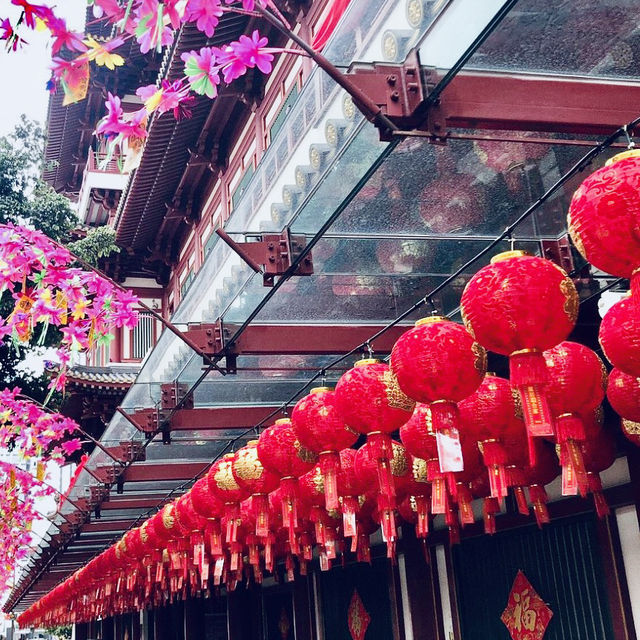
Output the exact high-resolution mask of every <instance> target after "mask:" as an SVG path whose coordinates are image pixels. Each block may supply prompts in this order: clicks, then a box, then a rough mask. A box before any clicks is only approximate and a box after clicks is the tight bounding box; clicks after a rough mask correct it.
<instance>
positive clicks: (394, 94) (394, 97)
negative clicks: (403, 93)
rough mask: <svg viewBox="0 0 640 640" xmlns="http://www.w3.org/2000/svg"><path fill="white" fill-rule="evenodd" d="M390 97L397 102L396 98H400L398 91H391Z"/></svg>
mask: <svg viewBox="0 0 640 640" xmlns="http://www.w3.org/2000/svg"><path fill="white" fill-rule="evenodd" d="M390 97H391V100H393V102H398V100H400V93H399V92H398V91H393V92H392V93H391V96H390Z"/></svg>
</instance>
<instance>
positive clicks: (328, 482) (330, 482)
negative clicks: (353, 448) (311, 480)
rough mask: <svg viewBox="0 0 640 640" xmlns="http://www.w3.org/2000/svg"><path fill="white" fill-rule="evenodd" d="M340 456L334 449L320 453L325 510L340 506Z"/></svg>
mask: <svg viewBox="0 0 640 640" xmlns="http://www.w3.org/2000/svg"><path fill="white" fill-rule="evenodd" d="M339 469H340V456H339V454H338V453H336V452H335V451H325V452H323V453H321V454H320V471H321V472H322V476H323V478H324V499H325V503H326V505H327V511H332V510H334V509H338V508H339V507H340V502H339V499H338V470H339Z"/></svg>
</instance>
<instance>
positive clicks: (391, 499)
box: [367, 432, 396, 508]
mask: <svg viewBox="0 0 640 640" xmlns="http://www.w3.org/2000/svg"><path fill="white" fill-rule="evenodd" d="M367 440H368V442H370V443H371V455H372V457H373V459H374V460H375V461H376V463H377V464H376V468H377V472H378V488H379V489H380V495H382V496H385V498H386V499H387V501H388V503H389V504H390V505H392V507H391V508H395V497H396V487H395V482H394V480H393V474H392V473H391V460H392V459H393V445H392V443H391V436H390V435H389V434H388V433H381V432H377V433H370V434H369V436H368V438H367Z"/></svg>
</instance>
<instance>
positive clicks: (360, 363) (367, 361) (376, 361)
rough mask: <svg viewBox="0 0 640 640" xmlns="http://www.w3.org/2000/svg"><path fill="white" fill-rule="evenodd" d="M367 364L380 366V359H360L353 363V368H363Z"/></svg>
mask: <svg viewBox="0 0 640 640" xmlns="http://www.w3.org/2000/svg"><path fill="white" fill-rule="evenodd" d="M368 364H382V360H380V358H362V359H361V360H357V361H356V362H354V363H353V366H354V367H365V366H366V365H368Z"/></svg>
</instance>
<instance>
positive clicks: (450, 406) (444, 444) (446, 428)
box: [429, 400, 464, 473]
mask: <svg viewBox="0 0 640 640" xmlns="http://www.w3.org/2000/svg"><path fill="white" fill-rule="evenodd" d="M429 408H430V409H431V420H432V424H433V429H434V430H435V432H436V445H437V447H438V460H439V461H440V471H442V473H447V472H451V473H455V472H456V471H463V470H464V464H463V460H462V446H461V445H460V431H459V423H460V419H459V414H458V405H456V403H455V402H448V401H445V400H439V401H437V402H432V403H431V404H430V405H429Z"/></svg>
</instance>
